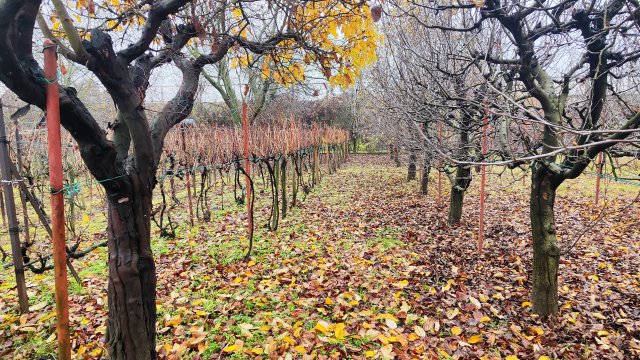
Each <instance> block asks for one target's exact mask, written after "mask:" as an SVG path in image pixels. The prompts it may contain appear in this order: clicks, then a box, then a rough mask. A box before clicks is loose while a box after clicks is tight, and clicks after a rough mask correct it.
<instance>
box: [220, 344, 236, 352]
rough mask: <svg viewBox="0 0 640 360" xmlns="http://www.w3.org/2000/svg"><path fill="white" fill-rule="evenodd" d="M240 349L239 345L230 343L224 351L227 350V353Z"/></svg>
mask: <svg viewBox="0 0 640 360" xmlns="http://www.w3.org/2000/svg"><path fill="white" fill-rule="evenodd" d="M236 350H238V345H235V344H234V345H229V346H227V347H226V348H224V349H222V351H224V352H226V353H232V352H234V351H236Z"/></svg>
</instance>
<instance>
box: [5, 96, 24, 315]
mask: <svg viewBox="0 0 640 360" xmlns="http://www.w3.org/2000/svg"><path fill="white" fill-rule="evenodd" d="M9 162H11V160H10V159H9V142H8V141H7V134H6V131H5V128H4V116H3V115H2V103H1V102H0V167H1V168H2V169H1V170H2V188H3V190H4V194H5V200H6V210H7V220H8V221H9V238H10V239H11V255H12V258H13V269H14V271H15V274H16V288H17V289H18V303H19V304H20V312H21V313H23V314H24V313H27V312H29V296H28V295H27V285H26V282H25V277H24V263H23V262H22V248H21V246H20V235H19V233H20V227H19V226H18V218H17V216H16V204H15V202H14V198H13V187H12V182H11V170H10V168H9Z"/></svg>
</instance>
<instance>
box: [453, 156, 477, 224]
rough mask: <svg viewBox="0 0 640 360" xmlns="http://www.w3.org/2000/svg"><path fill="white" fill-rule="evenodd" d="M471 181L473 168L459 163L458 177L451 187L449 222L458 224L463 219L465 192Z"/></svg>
mask: <svg viewBox="0 0 640 360" xmlns="http://www.w3.org/2000/svg"><path fill="white" fill-rule="evenodd" d="M470 183H471V168H470V167H468V166H462V165H459V166H458V167H457V169H456V178H455V180H454V184H453V186H452V187H451V197H450V200H449V218H448V221H449V224H457V223H459V222H460V220H462V207H463V205H464V193H465V192H466V191H467V188H468V187H469V184H470Z"/></svg>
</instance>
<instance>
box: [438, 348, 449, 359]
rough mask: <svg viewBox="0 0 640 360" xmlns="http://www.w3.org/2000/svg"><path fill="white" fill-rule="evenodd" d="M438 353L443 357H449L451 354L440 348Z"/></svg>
mask: <svg viewBox="0 0 640 360" xmlns="http://www.w3.org/2000/svg"><path fill="white" fill-rule="evenodd" d="M438 353H440V355H442V356H445V357H449V353H448V352H446V351H444V350H442V349H440V348H438Z"/></svg>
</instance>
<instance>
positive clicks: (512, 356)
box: [504, 355, 519, 360]
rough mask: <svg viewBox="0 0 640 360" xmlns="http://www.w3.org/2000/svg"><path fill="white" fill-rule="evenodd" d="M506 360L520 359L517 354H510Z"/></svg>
mask: <svg viewBox="0 0 640 360" xmlns="http://www.w3.org/2000/svg"><path fill="white" fill-rule="evenodd" d="M504 360H519V359H518V357H517V356H515V355H509V356H507V357H506V358H505V359H504Z"/></svg>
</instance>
